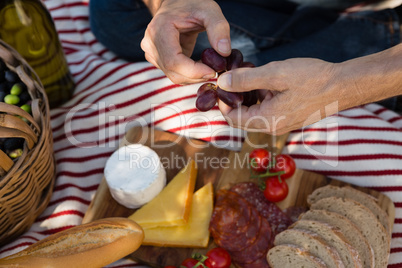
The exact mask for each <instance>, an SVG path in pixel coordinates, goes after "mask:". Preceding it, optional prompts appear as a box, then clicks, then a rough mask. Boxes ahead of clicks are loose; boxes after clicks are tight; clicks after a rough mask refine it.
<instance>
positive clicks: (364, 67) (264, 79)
mask: <svg viewBox="0 0 402 268" xmlns="http://www.w3.org/2000/svg"><path fill="white" fill-rule="evenodd" d="M228 81H230V83H231V85H228V84H229V83H228ZM218 85H219V86H220V87H221V88H223V89H226V90H228V91H249V90H252V89H262V90H261V91H262V92H263V93H264V95H265V98H264V99H263V100H262V101H261V103H260V104H257V105H254V106H251V107H250V108H247V107H244V106H242V107H241V108H239V109H231V108H229V107H228V106H226V105H224V104H223V103H221V102H220V103H219V107H220V109H221V111H222V113H223V115H224V116H225V117H226V118H227V120H228V122H229V124H231V125H233V126H235V127H240V128H243V129H247V130H250V131H263V132H267V133H271V134H275V135H279V134H283V133H286V132H289V131H291V130H294V129H298V128H301V127H303V126H306V125H309V124H312V123H315V122H317V121H319V120H320V119H322V118H324V117H327V116H329V115H331V114H334V113H336V112H338V111H341V110H345V109H348V108H351V107H354V106H357V105H362V104H366V103H370V102H375V101H379V100H382V99H386V98H389V97H392V96H396V95H400V94H402V45H397V46H395V47H392V48H390V49H388V50H385V51H382V52H379V53H375V54H372V55H368V56H365V57H360V58H356V59H352V60H349V61H345V62H342V63H329V62H325V61H322V60H318V59H312V58H294V59H288V60H284V61H277V62H270V63H268V64H266V65H264V66H261V67H258V68H252V69H250V68H241V69H236V70H233V71H230V72H226V73H224V74H222V75H221V76H220V77H219V78H218Z"/></svg>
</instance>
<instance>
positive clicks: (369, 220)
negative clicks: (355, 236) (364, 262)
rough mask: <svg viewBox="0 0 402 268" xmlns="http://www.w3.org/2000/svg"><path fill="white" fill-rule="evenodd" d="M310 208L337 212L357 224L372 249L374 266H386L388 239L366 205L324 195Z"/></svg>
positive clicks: (385, 232) (383, 229)
mask: <svg viewBox="0 0 402 268" xmlns="http://www.w3.org/2000/svg"><path fill="white" fill-rule="evenodd" d="M311 208H312V209H318V210H320V209H321V210H327V211H331V212H335V213H338V214H340V215H342V216H344V217H346V218H347V219H348V220H350V221H351V222H353V223H354V224H356V225H357V226H359V229H360V230H361V232H362V234H363V236H364V237H365V238H366V239H367V241H368V242H369V244H370V246H371V247H372V248H373V250H374V259H375V267H387V264H388V258H389V248H390V239H389V236H388V233H387V231H386V230H385V228H384V227H383V226H382V224H381V223H380V221H379V220H378V219H377V217H376V216H375V215H374V214H373V213H372V212H371V211H370V210H369V209H368V208H367V207H365V206H363V205H362V204H361V203H359V202H356V201H354V200H351V199H348V198H338V197H326V198H323V199H320V200H318V201H316V202H315V203H313V204H312V205H311Z"/></svg>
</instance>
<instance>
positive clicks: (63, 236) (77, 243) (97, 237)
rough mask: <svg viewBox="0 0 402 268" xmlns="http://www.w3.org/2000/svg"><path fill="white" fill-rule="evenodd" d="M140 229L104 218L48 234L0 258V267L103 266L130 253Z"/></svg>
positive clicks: (138, 239) (140, 236)
mask: <svg viewBox="0 0 402 268" xmlns="http://www.w3.org/2000/svg"><path fill="white" fill-rule="evenodd" d="M143 239H144V232H143V230H142V228H141V227H140V226H139V225H138V224H137V223H135V222H134V221H132V220H129V219H127V218H107V219H101V220H96V221H93V222H90V223H86V224H82V225H79V226H75V227H72V228H70V229H67V230H64V231H61V232H59V233H56V234H53V235H50V236H48V237H46V238H45V239H43V240H40V241H39V242H37V243H35V244H32V245H31V246H29V247H28V248H26V249H24V250H22V251H20V252H18V253H16V254H13V255H10V256H8V257H5V258H3V259H0V267H19V268H24V267H30V268H39V267H48V268H51V267H55V268H56V267H57V268H64V267H65V268H71V267H74V268H90V267H103V266H105V265H108V264H110V263H112V262H115V261H117V260H119V259H121V258H123V257H125V256H127V255H129V254H130V253H132V252H134V251H135V250H136V249H137V248H138V247H139V246H140V245H141V243H142V240H143Z"/></svg>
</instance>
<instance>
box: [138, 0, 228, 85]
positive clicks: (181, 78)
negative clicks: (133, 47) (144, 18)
mask: <svg viewBox="0 0 402 268" xmlns="http://www.w3.org/2000/svg"><path fill="white" fill-rule="evenodd" d="M144 3H145V4H146V5H147V6H148V8H150V10H151V13H153V15H154V17H153V19H152V21H151V22H150V23H149V25H148V27H147V30H146V31H145V36H144V39H143V40H142V42H141V48H142V49H143V50H144V52H145V58H146V59H147V61H149V62H150V63H152V64H153V65H155V66H156V67H158V68H159V69H161V70H162V71H163V72H164V73H165V74H166V76H167V77H168V78H169V79H170V80H172V81H173V82H174V83H176V84H185V83H195V82H202V81H206V80H208V79H210V78H212V77H214V76H215V71H214V70H212V69H211V68H210V67H208V66H207V65H205V64H202V63H200V62H195V61H193V60H192V59H190V56H191V54H192V52H193V49H194V46H195V42H196V39H197V36H198V34H199V33H200V32H202V31H207V35H208V39H209V42H210V44H211V46H212V47H213V48H214V49H215V50H216V51H218V53H220V54H221V55H222V56H228V55H229V54H230V51H231V49H230V32H229V31H230V29H229V23H228V22H227V21H226V19H225V17H224V16H223V14H222V11H221V9H220V7H219V5H218V4H217V3H216V2H215V1H213V0H204V1H199V0H144Z"/></svg>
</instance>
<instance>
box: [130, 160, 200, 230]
mask: <svg viewBox="0 0 402 268" xmlns="http://www.w3.org/2000/svg"><path fill="white" fill-rule="evenodd" d="M196 178H197V168H196V166H195V162H194V160H191V161H190V162H189V163H188V164H187V166H186V167H185V168H183V169H182V170H181V171H180V172H179V173H178V174H177V175H176V176H175V177H174V178H173V179H172V180H171V181H170V182H169V183H168V184H167V185H166V187H165V188H164V189H163V190H162V191H161V192H160V193H159V194H158V195H157V196H156V197H155V198H154V199H152V200H151V201H150V202H148V203H147V204H145V205H144V206H143V207H141V208H140V209H138V210H137V211H136V212H134V214H132V215H131V216H130V217H129V218H130V219H131V220H133V221H135V222H137V223H138V224H139V225H141V227H142V228H144V229H146V228H154V227H158V226H177V225H184V224H186V223H187V221H188V218H189V215H190V208H191V201H192V198H193V192H194V187H195V181H196Z"/></svg>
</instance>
